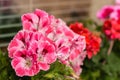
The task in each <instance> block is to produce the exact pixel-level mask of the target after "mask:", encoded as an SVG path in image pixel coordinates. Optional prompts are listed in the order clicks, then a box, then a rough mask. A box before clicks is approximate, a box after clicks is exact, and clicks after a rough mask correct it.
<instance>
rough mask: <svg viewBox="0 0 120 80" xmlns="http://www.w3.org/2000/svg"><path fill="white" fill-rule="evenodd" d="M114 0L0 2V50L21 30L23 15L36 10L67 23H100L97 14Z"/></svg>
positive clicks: (17, 0)
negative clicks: (85, 21)
mask: <svg viewBox="0 0 120 80" xmlns="http://www.w3.org/2000/svg"><path fill="white" fill-rule="evenodd" d="M106 4H114V0H100V1H98V0H0V48H3V47H5V46H7V45H8V43H9V41H10V40H11V39H12V37H13V36H14V35H15V34H16V32H17V31H18V30H20V29H21V18H20V17H21V15H22V14H24V13H28V12H32V11H34V10H35V9H36V8H39V9H42V10H45V11H47V12H48V13H50V14H52V15H54V16H56V17H57V18H61V19H63V20H64V21H66V22H71V21H79V20H85V19H92V20H95V21H98V20H97V18H96V12H97V11H98V10H99V9H100V8H101V7H102V6H103V5H106Z"/></svg>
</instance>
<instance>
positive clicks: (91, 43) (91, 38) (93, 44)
mask: <svg viewBox="0 0 120 80" xmlns="http://www.w3.org/2000/svg"><path fill="white" fill-rule="evenodd" d="M70 28H71V29H72V30H73V31H74V32H75V33H77V34H79V35H83V36H85V39H86V51H87V55H88V58H89V59H90V58H92V56H93V55H96V54H97V52H98V51H99V49H100V43H101V38H100V37H99V36H97V35H94V34H93V33H91V32H90V31H89V30H88V29H87V28H85V27H84V26H83V24H82V23H78V22H76V23H73V24H71V25H70Z"/></svg>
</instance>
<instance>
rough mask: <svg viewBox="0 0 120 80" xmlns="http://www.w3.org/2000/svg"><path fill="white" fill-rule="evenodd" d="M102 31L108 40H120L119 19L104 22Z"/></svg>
mask: <svg viewBox="0 0 120 80" xmlns="http://www.w3.org/2000/svg"><path fill="white" fill-rule="evenodd" d="M103 31H104V33H105V35H106V36H107V37H108V38H109V39H110V40H114V39H119V40H120V19H118V20H114V19H109V20H106V21H105V22H104V25H103Z"/></svg>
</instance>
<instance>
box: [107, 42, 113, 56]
mask: <svg viewBox="0 0 120 80" xmlns="http://www.w3.org/2000/svg"><path fill="white" fill-rule="evenodd" d="M113 45H114V40H111V41H110V46H109V49H108V52H107V54H108V55H110V53H111V51H112V48H113Z"/></svg>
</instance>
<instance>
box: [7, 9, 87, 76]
mask: <svg viewBox="0 0 120 80" xmlns="http://www.w3.org/2000/svg"><path fill="white" fill-rule="evenodd" d="M22 25H23V29H22V30H20V31H19V32H18V33H17V34H16V35H15V37H14V38H13V40H11V42H10V43H9V45H8V52H9V57H10V58H11V59H12V61H11V64H12V67H13V69H14V70H15V72H16V75H18V76H21V77H22V76H34V75H36V74H38V73H39V72H40V70H44V71H46V70H49V68H50V64H52V63H54V62H55V61H56V60H59V62H61V63H63V64H66V65H67V66H70V67H71V68H72V69H73V70H74V71H75V73H76V74H77V75H80V73H81V67H80V66H81V65H82V64H83V60H84V58H85V57H86V52H85V51H84V50H85V48H86V41H85V37H84V36H81V35H78V34H76V33H74V32H73V31H72V30H71V29H69V27H68V26H67V25H66V24H65V22H64V21H62V20H61V19H56V18H55V17H54V16H52V15H49V14H48V13H46V12H45V11H42V10H39V9H36V10H35V11H34V12H33V13H27V14H24V15H23V16H22Z"/></svg>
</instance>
